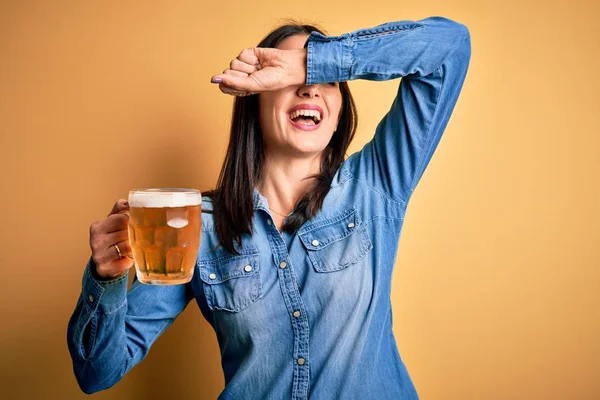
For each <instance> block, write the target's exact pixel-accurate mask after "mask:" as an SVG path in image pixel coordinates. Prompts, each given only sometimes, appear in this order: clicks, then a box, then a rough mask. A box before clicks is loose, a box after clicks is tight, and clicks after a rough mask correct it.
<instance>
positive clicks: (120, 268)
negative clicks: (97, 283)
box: [94, 257, 134, 279]
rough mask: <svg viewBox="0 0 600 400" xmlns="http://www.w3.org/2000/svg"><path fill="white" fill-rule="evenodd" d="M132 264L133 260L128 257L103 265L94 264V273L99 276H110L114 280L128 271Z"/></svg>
mask: <svg viewBox="0 0 600 400" xmlns="http://www.w3.org/2000/svg"><path fill="white" fill-rule="evenodd" d="M94 262H96V261H94ZM133 264H134V262H133V259H131V258H129V257H121V258H117V259H113V260H110V261H108V262H105V263H98V262H96V271H97V272H98V274H99V275H100V276H110V277H111V278H113V279H115V278H117V277H119V276H122V275H123V274H124V273H125V272H127V270H128V269H130V268H131V267H133Z"/></svg>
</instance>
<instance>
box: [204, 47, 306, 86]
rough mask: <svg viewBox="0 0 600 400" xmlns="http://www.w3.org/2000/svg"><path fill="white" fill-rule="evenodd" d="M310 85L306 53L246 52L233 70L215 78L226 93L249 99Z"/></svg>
mask: <svg viewBox="0 0 600 400" xmlns="http://www.w3.org/2000/svg"><path fill="white" fill-rule="evenodd" d="M305 81H306V49H295V50H279V49H273V48H262V47H252V48H248V49H244V50H242V51H241V53H240V54H239V55H238V56H237V57H236V58H235V59H233V60H232V61H231V63H230V64H229V68H227V69H226V70H224V71H223V73H222V74H220V75H215V76H213V77H212V79H211V82H212V83H218V84H219V89H221V91H222V92H223V93H226V94H230V95H232V96H248V95H251V94H256V93H260V92H267V91H272V90H279V89H282V88H284V87H286V86H291V85H300V84H303V83H304V82H305Z"/></svg>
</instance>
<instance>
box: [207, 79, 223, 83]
mask: <svg viewBox="0 0 600 400" xmlns="http://www.w3.org/2000/svg"><path fill="white" fill-rule="evenodd" d="M210 82H211V83H222V82H223V79H221V78H212V79H211V80H210Z"/></svg>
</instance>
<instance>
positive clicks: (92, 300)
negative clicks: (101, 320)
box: [88, 294, 94, 303]
mask: <svg viewBox="0 0 600 400" xmlns="http://www.w3.org/2000/svg"><path fill="white" fill-rule="evenodd" d="M88 299H89V300H90V301H91V302H92V303H93V302H94V296H92V295H91V294H90V295H89V296H88Z"/></svg>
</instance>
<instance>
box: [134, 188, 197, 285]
mask: <svg viewBox="0 0 600 400" xmlns="http://www.w3.org/2000/svg"><path fill="white" fill-rule="evenodd" d="M201 204H202V195H201V194H200V192H198V191H197V190H191V189H140V190H132V191H130V192H129V210H130V217H129V227H128V233H129V243H130V244H131V248H132V251H133V260H134V263H135V270H136V275H137V278H138V280H139V281H140V282H142V283H147V284H152V285H175V284H180V283H186V282H189V281H190V280H191V279H192V275H193V273H194V266H195V265H196V257H197V256H198V249H199V247H200V236H201V233H202V230H201V225H202V222H201V215H200V213H201Z"/></svg>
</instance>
